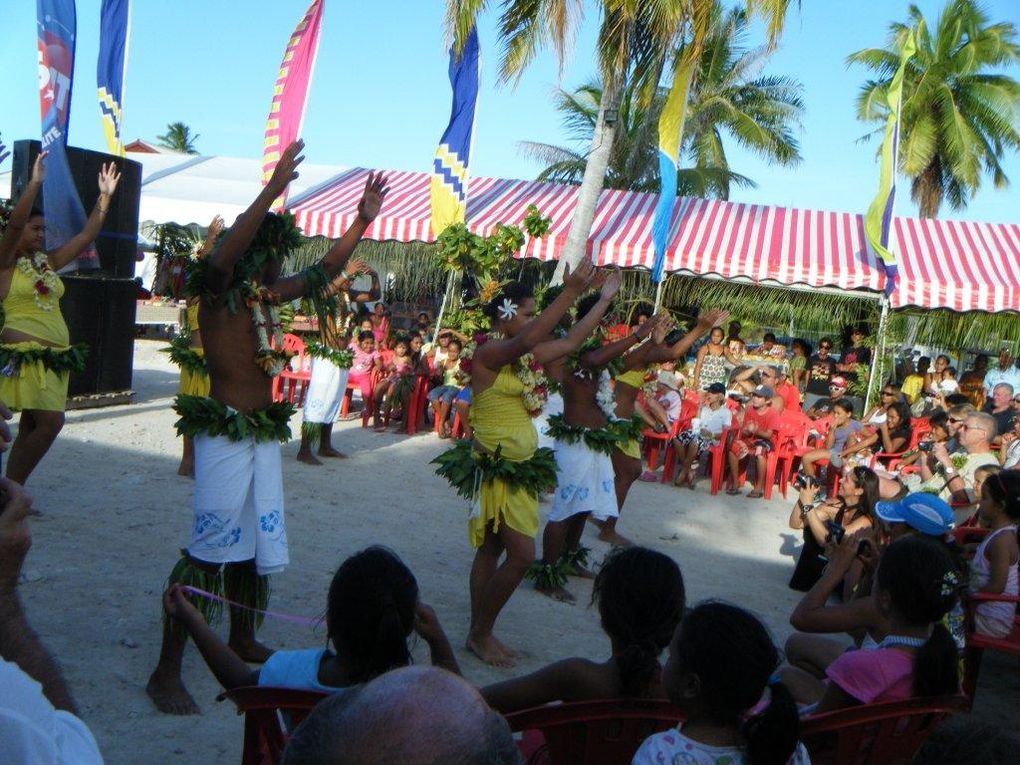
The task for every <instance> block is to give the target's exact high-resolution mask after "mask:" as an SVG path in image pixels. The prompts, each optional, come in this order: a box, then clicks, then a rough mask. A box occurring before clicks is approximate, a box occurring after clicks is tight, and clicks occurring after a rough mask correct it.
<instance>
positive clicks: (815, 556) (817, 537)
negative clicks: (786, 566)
mask: <svg viewBox="0 0 1020 765" xmlns="http://www.w3.org/2000/svg"><path fill="white" fill-rule="evenodd" d="M794 486H796V487H797V489H798V491H799V496H798V497H797V502H796V504H794V506H793V510H792V511H791V512H790V528H791V529H796V530H803V532H804V546H803V547H802V548H801V552H800V557H799V558H798V559H797V565H796V567H795V568H794V570H793V576H792V577H790V589H792V590H797V591H799V592H807V591H808V590H810V589H811V587H813V586H814V584H815V582H817V581H818V579H819V577H821V575H822V570H823V569H824V568H825V564H826V562H827V561H826V559H825V555H824V550H825V545H826V544H827V543H828V542H829V541H832V540H835V541H837V542H838V541H839V540H840V539H842V538H843V536H844V535H845V534H847V533H850V534H853V533H855V532H857V531H859V530H861V529H868V528H871V527H872V526H873V525H874V523H875V503H876V502H878V499H879V493H878V492H879V484H878V476H877V475H875V472H874V471H873V470H871V469H870V468H866V467H855V468H853V469H852V470H850V471H848V472H847V474H846V476H845V477H844V478H843V481H842V482H841V483H840V486H839V496H838V497H833V498H831V499H821V498H819V496H818V492H819V485H818V481H817V480H816V479H814V478H812V477H811V476H809V475H806V474H804V473H799V474H798V475H797V477H796V479H795V480H794Z"/></svg>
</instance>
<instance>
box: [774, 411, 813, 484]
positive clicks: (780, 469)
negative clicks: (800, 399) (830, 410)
mask: <svg viewBox="0 0 1020 765" xmlns="http://www.w3.org/2000/svg"><path fill="white" fill-rule="evenodd" d="M811 425H812V421H811V418H810V417H808V416H807V415H806V414H804V413H803V412H794V411H788V412H783V413H782V414H780V415H779V427H778V429H777V430H776V437H775V441H774V443H773V445H772V446H773V448H772V451H771V452H769V455H768V459H767V461H766V463H765V499H771V498H772V488H773V486H774V485H775V482H776V475H777V473H778V475H779V490H780V492H782V494H783V499H786V488H787V485H788V484H789V483H790V476H791V475H792V473H793V463H794V460H796V459H797V458H798V457H800V456H803V455H804V454H807V452H806V451H799V452H798V450H802V449H804V447H806V446H807V442H808V430H810V429H811Z"/></svg>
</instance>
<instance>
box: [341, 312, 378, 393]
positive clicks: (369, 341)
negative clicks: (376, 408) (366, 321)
mask: <svg viewBox="0 0 1020 765" xmlns="http://www.w3.org/2000/svg"><path fill="white" fill-rule="evenodd" d="M351 350H352V351H354V360H353V361H352V362H351V369H350V372H348V374H347V384H348V385H353V386H355V387H357V388H358V390H360V391H361V402H362V406H366V407H367V406H368V405H369V402H371V401H372V393H373V390H372V374H373V373H374V372H382V356H381V355H380V354H379V352H378V351H376V349H375V335H373V334H372V330H370V329H363V330H361V331H360V332H359V333H358V341H357V342H356V343H351Z"/></svg>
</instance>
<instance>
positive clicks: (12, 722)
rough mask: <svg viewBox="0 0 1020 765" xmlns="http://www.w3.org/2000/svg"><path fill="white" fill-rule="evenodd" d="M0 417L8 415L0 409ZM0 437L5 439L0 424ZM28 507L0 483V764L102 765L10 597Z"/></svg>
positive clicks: (24, 550)
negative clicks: (1, 414)
mask: <svg viewBox="0 0 1020 765" xmlns="http://www.w3.org/2000/svg"><path fill="white" fill-rule="evenodd" d="M0 412H2V413H3V416H4V417H6V418H9V417H10V416H11V415H10V412H9V411H8V410H7V407H6V406H3V404H0ZM0 438H2V439H3V440H4V441H5V442H7V443H9V442H10V433H9V432H8V431H7V424H6V423H2V424H0ZM3 448H6V444H5V445H4V446H3ZM31 508H32V498H31V497H30V496H29V495H28V493H27V492H26V491H25V490H24V489H23V488H22V487H21V486H20V485H19V484H17V483H14V482H13V481H9V480H7V479H6V478H0V689H2V690H3V692H2V693H0V760H2V761H3V762H10V763H33V764H34V763H53V764H54V765H102V763H103V757H102V755H101V754H100V753H99V746H98V745H97V744H96V740H95V738H94V737H93V736H92V733H91V732H90V731H89V729H88V727H87V726H86V725H85V723H84V722H82V721H81V720H80V719H79V718H78V717H77V714H78V710H77V707H76V706H75V703H74V699H73V698H72V696H71V691H70V689H69V688H68V687H67V683H66V682H65V681H64V678H63V676H62V675H61V673H60V667H58V666H57V663H56V662H55V661H54V660H53V657H52V656H51V655H50V653H49V652H48V651H47V650H46V648H45V646H43V644H42V642H41V641H40V640H39V636H38V635H37V634H36V632H35V630H33V629H32V627H31V626H30V625H29V623H28V619H27V618H26V617H25V612H24V610H23V609H22V605H21V598H20V596H19V595H18V579H19V578H20V576H21V567H22V564H24V562H25V556H26V555H27V554H28V549H29V547H31V546H32V537H31V535H30V534H29V531H28V524H27V522H26V519H27V517H28V513H29V510H30V509H31Z"/></svg>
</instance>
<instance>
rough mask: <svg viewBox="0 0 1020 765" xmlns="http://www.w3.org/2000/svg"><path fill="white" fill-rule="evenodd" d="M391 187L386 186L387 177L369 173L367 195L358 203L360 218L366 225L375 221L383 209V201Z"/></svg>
mask: <svg viewBox="0 0 1020 765" xmlns="http://www.w3.org/2000/svg"><path fill="white" fill-rule="evenodd" d="M389 190H390V189H389V186H387V185H386V176H385V175H383V174H382V173H381V172H380V173H369V174H368V180H366V181H365V193H364V194H363V195H362V196H361V201H360V202H358V217H359V218H361V219H362V220H363V221H365V222H366V223H371V222H372V221H374V220H375V218H376V216H377V215H378V214H379V211H380V210H381V209H382V203H383V200H385V199H386V194H387V193H389Z"/></svg>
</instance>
